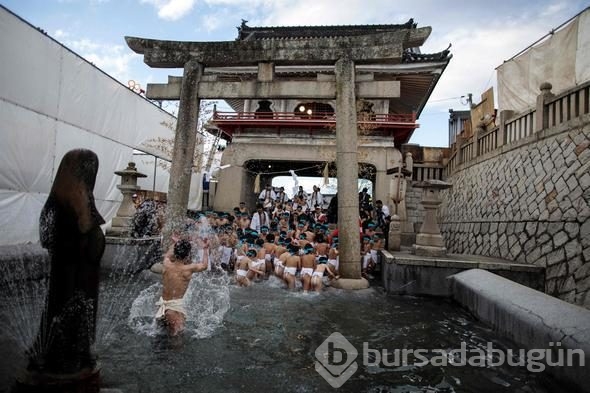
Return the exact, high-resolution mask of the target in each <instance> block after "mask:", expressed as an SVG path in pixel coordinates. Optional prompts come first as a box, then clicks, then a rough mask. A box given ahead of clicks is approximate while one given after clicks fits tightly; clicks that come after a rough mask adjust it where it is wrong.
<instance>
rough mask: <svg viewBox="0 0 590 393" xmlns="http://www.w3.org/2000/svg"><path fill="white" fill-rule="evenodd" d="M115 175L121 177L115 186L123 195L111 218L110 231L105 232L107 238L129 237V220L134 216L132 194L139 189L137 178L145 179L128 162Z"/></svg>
mask: <svg viewBox="0 0 590 393" xmlns="http://www.w3.org/2000/svg"><path fill="white" fill-rule="evenodd" d="M115 175H118V176H121V184H120V185H118V186H117V188H118V189H119V190H121V194H123V201H122V202H121V205H120V206H119V210H117V214H116V215H115V217H113V221H112V225H111V229H110V230H108V231H107V236H129V234H130V229H131V220H132V219H133V215H134V214H135V205H134V204H133V194H134V193H136V192H137V191H138V190H139V189H140V187H139V186H138V185H137V178H138V177H146V175H144V174H143V173H139V172H137V168H136V167H135V163H134V162H130V163H129V164H128V165H127V168H125V169H124V170H122V171H117V172H115Z"/></svg>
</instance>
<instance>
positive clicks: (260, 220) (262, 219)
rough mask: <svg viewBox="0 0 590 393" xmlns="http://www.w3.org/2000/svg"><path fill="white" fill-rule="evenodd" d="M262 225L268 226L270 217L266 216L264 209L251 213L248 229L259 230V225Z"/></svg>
mask: <svg viewBox="0 0 590 393" xmlns="http://www.w3.org/2000/svg"><path fill="white" fill-rule="evenodd" d="M263 225H268V226H270V219H269V218H268V213H267V212H265V211H263V212H262V213H258V212H254V214H252V221H250V229H254V230H255V231H260V227H261V226H263Z"/></svg>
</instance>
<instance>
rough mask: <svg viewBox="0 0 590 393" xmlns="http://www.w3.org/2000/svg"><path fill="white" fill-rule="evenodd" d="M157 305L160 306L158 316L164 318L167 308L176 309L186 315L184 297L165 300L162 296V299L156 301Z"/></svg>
mask: <svg viewBox="0 0 590 393" xmlns="http://www.w3.org/2000/svg"><path fill="white" fill-rule="evenodd" d="M156 306H160V308H158V312H157V313H156V318H158V319H159V318H162V317H163V316H164V315H165V314H166V311H167V310H172V311H176V312H179V313H182V314H184V315H186V311H185V309H184V299H182V298H181V299H171V300H164V299H162V297H161V296H160V300H158V301H157V302H156Z"/></svg>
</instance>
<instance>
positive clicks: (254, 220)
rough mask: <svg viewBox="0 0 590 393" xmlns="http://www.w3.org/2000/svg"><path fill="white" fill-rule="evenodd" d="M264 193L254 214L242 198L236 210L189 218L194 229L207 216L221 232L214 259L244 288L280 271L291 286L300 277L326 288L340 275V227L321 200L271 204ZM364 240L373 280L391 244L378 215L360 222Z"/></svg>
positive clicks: (306, 286)
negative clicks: (387, 244)
mask: <svg viewBox="0 0 590 393" xmlns="http://www.w3.org/2000/svg"><path fill="white" fill-rule="evenodd" d="M314 191H315V189H314ZM264 192H265V191H263V192H262V193H261V195H260V196H261V198H260V199H259V203H257V205H256V210H255V211H254V212H249V211H248V209H247V208H246V206H245V203H243V202H242V203H240V206H238V207H235V208H234V209H233V211H232V212H230V213H227V212H214V211H205V212H197V213H194V214H193V217H192V219H193V220H191V219H189V220H188V224H187V225H188V227H189V230H190V226H199V225H200V224H199V223H200V222H203V221H202V220H203V219H205V218H206V219H207V221H208V224H209V226H210V228H211V229H212V230H213V231H214V232H215V233H216V235H217V236H216V237H217V240H216V242H219V243H218V244H211V249H215V248H217V250H218V253H219V255H220V257H219V258H215V259H218V260H216V261H212V260H211V259H210V261H211V263H210V264H211V266H212V267H211V268H212V269H214V270H215V269H219V270H225V271H227V272H229V273H230V274H234V275H235V280H236V283H237V284H238V285H239V286H249V285H251V284H252V283H253V282H257V281H262V280H264V279H268V278H269V277H270V276H272V275H274V276H276V277H278V278H279V279H281V280H283V281H284V283H285V284H286V286H287V288H289V289H295V288H296V287H297V285H296V281H297V280H300V281H301V286H302V288H303V291H306V292H307V291H317V292H320V291H322V288H323V287H324V285H326V284H328V283H329V282H330V281H331V280H337V279H339V257H338V228H337V226H336V225H334V224H331V225H329V224H328V222H327V215H326V212H325V210H324V209H322V207H321V206H320V205H318V204H315V205H314V207H313V209H312V208H311V207H310V206H309V204H308V203H307V202H308V201H307V200H302V199H300V198H298V197H297V196H296V197H295V198H294V199H293V200H289V201H288V202H287V203H285V204H283V203H281V202H279V201H276V200H273V203H272V205H270V206H269V205H268V204H267V205H266V208H265V201H264V199H263V198H262V197H263V196H264ZM359 242H360V243H361V248H360V249H361V255H360V257H359V263H360V264H361V271H362V274H363V276H364V277H366V278H370V277H371V273H372V271H373V270H374V268H375V267H376V265H377V263H378V258H377V255H378V250H380V249H383V248H384V246H385V239H384V235H383V233H382V231H381V228H379V227H378V225H377V224H376V220H374V219H373V217H365V218H361V219H360V220H359Z"/></svg>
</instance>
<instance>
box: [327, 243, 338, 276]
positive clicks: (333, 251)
mask: <svg viewBox="0 0 590 393" xmlns="http://www.w3.org/2000/svg"><path fill="white" fill-rule="evenodd" d="M335 239H336V242H334V243H332V247H330V251H328V264H329V265H331V266H332V269H333V270H334V272H335V273H336V274H338V268H339V260H338V238H335Z"/></svg>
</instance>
